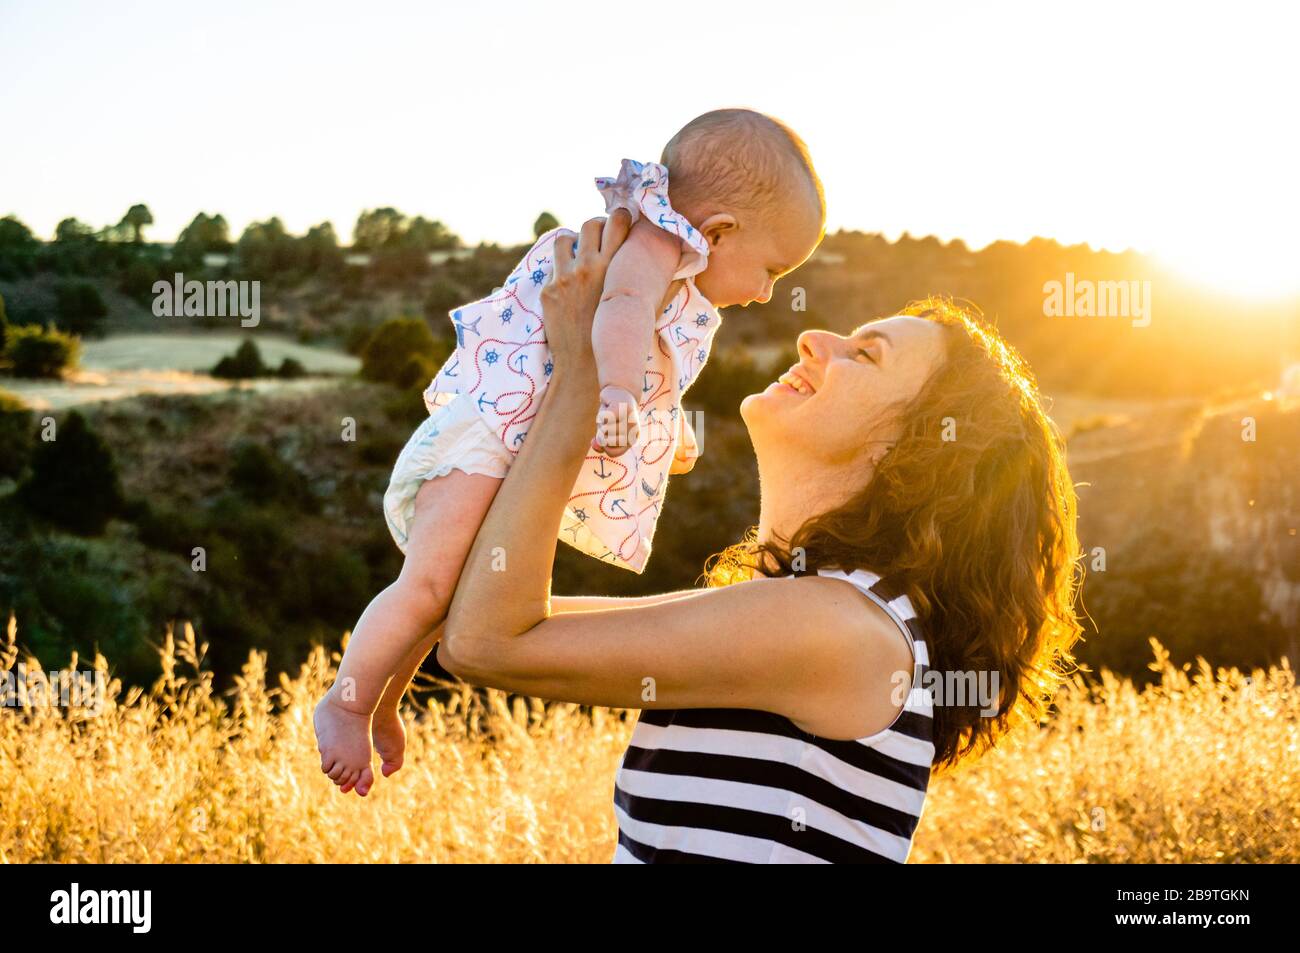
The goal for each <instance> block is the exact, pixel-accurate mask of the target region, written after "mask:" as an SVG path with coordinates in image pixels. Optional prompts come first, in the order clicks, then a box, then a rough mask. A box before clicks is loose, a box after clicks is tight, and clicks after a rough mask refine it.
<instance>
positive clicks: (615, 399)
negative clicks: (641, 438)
mask: <svg viewBox="0 0 1300 953" xmlns="http://www.w3.org/2000/svg"><path fill="white" fill-rule="evenodd" d="M640 432H641V413H640V411H639V410H638V409H637V404H636V397H635V395H633V393H632V392H631V391H629V390H627V389H625V388H623V387H618V386H617V385H615V384H606V385H605V386H604V387H602V388H601V389H600V412H599V413H597V414H596V436H595V437H594V438H592V441H591V448H592V449H593V450H598V451H600V452H602V453H605V454H607V455H609V456H611V457H621V456H622V455H623V454H624V453H626V452H627V450H628V448H629V447H631V446H632V445H633V444H634V443H636V438H637V435H638V434H639V433H640Z"/></svg>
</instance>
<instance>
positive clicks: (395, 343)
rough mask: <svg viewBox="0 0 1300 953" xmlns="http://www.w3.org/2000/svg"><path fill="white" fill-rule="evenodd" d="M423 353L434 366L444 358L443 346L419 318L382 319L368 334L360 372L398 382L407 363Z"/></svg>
mask: <svg viewBox="0 0 1300 953" xmlns="http://www.w3.org/2000/svg"><path fill="white" fill-rule="evenodd" d="M416 355H423V356H425V357H427V358H428V359H429V361H430V362H432V363H433V364H434V365H435V366H441V364H442V362H443V361H444V360H445V359H446V356H447V355H446V353H444V348H443V346H442V345H440V344H439V343H438V340H437V339H436V338H435V337H434V336H433V332H432V331H430V330H429V326H428V325H427V324H425V323H424V322H423V321H421V320H419V319H418V318H394V319H393V320H391V321H385V322H384V323H383V324H381V325H380V326H379V328H378V329H377V330H376V331H375V333H374V335H372V336H371V338H370V341H369V342H368V343H367V344H366V350H365V353H364V354H362V357H361V376H362V377H364V378H365V379H366V380H369V381H377V382H378V383H381V384H397V383H398V382H399V381H400V380H402V379H403V378H404V376H405V374H407V373H409V372H408V371H407V364H408V363H409V362H410V360H411V358H412V357H414V356H416Z"/></svg>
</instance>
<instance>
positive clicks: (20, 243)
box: [0, 215, 40, 252]
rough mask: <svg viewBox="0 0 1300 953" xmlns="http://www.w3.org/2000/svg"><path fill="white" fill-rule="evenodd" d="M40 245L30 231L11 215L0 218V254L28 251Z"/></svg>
mask: <svg viewBox="0 0 1300 953" xmlns="http://www.w3.org/2000/svg"><path fill="white" fill-rule="evenodd" d="M38 244H40V243H39V242H38V241H37V240H36V236H35V235H33V234H32V230H31V229H30V228H28V227H27V226H26V225H24V224H23V223H22V222H20V221H18V219H16V218H14V217H13V216H12V215H6V216H5V217H4V218H0V252H7V251H30V250H31V249H33V248H35V247H36V246H37V245H38Z"/></svg>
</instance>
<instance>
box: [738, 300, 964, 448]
mask: <svg viewBox="0 0 1300 953" xmlns="http://www.w3.org/2000/svg"><path fill="white" fill-rule="evenodd" d="M944 334H945V328H944V326H943V325H941V324H938V323H936V322H934V321H927V320H926V319H925V318H915V317H909V316H902V315H900V316H898V317H892V318H884V319H881V320H877V321H871V322H869V323H867V324H864V325H862V326H861V327H860V328H858V329H857V332H856V333H855V334H852V335H848V336H845V335H843V334H835V333H834V332H832V331H804V332H803V333H802V334H800V335H799V361H798V363H796V364H795V365H794V366H793V367H792V368H790V370H789V371H787V372H786V373H785V374H782V375H781V377H780V378H779V379H778V380H776V381H773V382H772V383H771V384H769V385H768V386H767V389H766V390H764V391H763V392H762V393H758V394H750V395H749V396H748V397H746V398H745V399H744V400H743V401H741V404H740V415H741V417H742V418H743V419H744V421H745V425H746V426H747V427H748V428H749V433H750V438H751V440H752V441H753V443H754V449H755V451H756V452H757V453H758V455H759V458H760V461H763V460H765V459H766V461H767V462H772V461H776V462H779V461H780V460H781V459H782V458H783V457H787V456H797V457H800V458H804V459H803V460H802V461H801V462H802V463H803V464H804V465H806V464H807V463H808V462H809V458H811V460H812V461H815V462H820V463H822V464H825V465H828V466H846V465H855V464H858V463H861V462H864V461H866V460H869V459H871V458H873V457H875V456H877V455H879V453H880V452H882V451H883V450H884V449H885V444H886V443H889V442H892V441H893V440H895V439H897V432H896V428H897V426H898V425H897V423H896V422H893V421H891V420H889V419H888V417H889V414H888V412H889V411H890V409H891V407H892V405H895V404H900V403H906V402H907V401H909V400H911V399H912V398H913V397H915V396H916V395H917V394H918V393H919V392H920V390H921V388H922V386H924V384H925V382H926V381H927V380H928V379H929V377H930V375H931V373H933V372H934V370H935V369H937V368H938V367H939V365H940V364H941V363H942V361H943V356H944V346H945V345H944Z"/></svg>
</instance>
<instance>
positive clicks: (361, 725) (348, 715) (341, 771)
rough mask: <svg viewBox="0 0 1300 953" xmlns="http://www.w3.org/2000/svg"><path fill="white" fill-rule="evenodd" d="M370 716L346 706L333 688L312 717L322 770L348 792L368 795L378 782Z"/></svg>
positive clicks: (341, 791)
mask: <svg viewBox="0 0 1300 953" xmlns="http://www.w3.org/2000/svg"><path fill="white" fill-rule="evenodd" d="M370 717H371V716H370V715H366V714H363V713H361V712H357V711H351V710H349V709H347V708H344V707H343V706H342V705H341V704H340V703H339V702H338V701H336V700H335V698H334V692H333V690H332V689H331V690H330V691H329V692H327V693H326V694H325V697H324V698H322V699H321V700H320V702H319V704H317V705H316V712H315V715H314V716H313V718H312V721H313V722H314V724H315V726H316V748H317V749H318V750H319V751H320V769H321V771H323V772H325V773H326V774H327V775H329V778H330V780H331V781H333V782H334V783H335V784H337V785H338V787H339V793H341V794H347V793H348V792H349V791H351V790H352V789H353V788H356V792H357V793H358V794H359V795H361V796H362V797H365V796H366V795H367V794H369V793H370V788H371V785H373V784H374V783H375V775H374V772H373V771H371V770H370V755H371V750H370Z"/></svg>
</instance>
